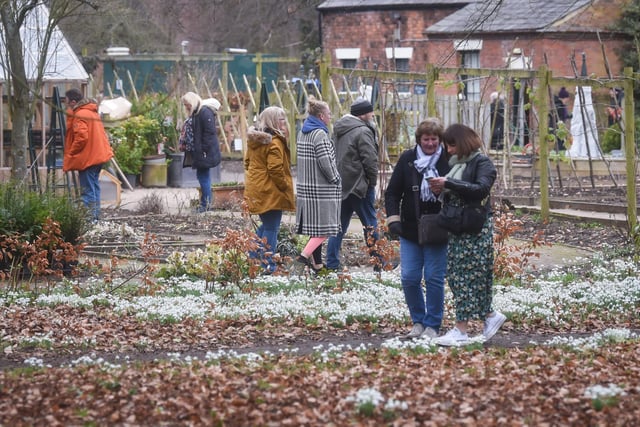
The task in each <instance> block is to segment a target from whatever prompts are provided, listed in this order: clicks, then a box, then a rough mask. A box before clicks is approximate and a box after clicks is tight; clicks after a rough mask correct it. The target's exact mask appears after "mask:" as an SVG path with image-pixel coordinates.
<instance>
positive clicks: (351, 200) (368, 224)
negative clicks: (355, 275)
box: [327, 187, 378, 270]
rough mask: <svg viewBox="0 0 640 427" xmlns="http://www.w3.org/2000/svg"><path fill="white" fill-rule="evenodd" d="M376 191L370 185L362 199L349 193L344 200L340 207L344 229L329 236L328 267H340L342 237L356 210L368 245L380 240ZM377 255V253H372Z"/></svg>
mask: <svg viewBox="0 0 640 427" xmlns="http://www.w3.org/2000/svg"><path fill="white" fill-rule="evenodd" d="M375 201H376V192H375V188H374V187H370V188H369V189H368V190H367V194H366V196H365V198H364V199H361V198H359V197H357V196H354V195H353V194H351V195H349V197H347V198H346V199H344V200H343V201H342V205H341V207H340V222H341V224H342V231H340V233H338V234H337V235H336V236H331V237H329V241H328V243H327V268H330V269H334V270H335V269H337V268H338V267H340V248H341V247H342V239H343V238H344V235H345V233H346V232H347V230H348V229H349V223H350V222H351V216H352V215H353V213H354V212H355V213H356V214H357V215H358V218H360V222H361V223H362V227H363V230H364V240H365V242H366V243H367V246H368V247H371V246H373V244H374V243H375V241H376V240H378V218H377V217H376V208H375V205H374V204H375ZM371 255H373V256H375V255H376V254H375V253H371Z"/></svg>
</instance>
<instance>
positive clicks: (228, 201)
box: [211, 185, 244, 209]
mask: <svg viewBox="0 0 640 427" xmlns="http://www.w3.org/2000/svg"><path fill="white" fill-rule="evenodd" d="M211 192H212V196H213V201H212V206H213V207H214V208H215V209H233V208H239V207H240V205H241V204H242V200H243V198H244V185H220V186H213V187H211Z"/></svg>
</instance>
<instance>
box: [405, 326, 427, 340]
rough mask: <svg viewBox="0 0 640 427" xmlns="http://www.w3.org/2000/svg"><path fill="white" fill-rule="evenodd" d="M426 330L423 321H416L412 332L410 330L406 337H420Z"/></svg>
mask: <svg viewBox="0 0 640 427" xmlns="http://www.w3.org/2000/svg"><path fill="white" fill-rule="evenodd" d="M423 332H424V326H422V323H414V324H413V328H411V332H409V333H408V334H407V335H405V336H404V337H405V338H406V339H412V338H418V337H419V336H420V335H422V333H423Z"/></svg>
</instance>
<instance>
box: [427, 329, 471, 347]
mask: <svg viewBox="0 0 640 427" xmlns="http://www.w3.org/2000/svg"><path fill="white" fill-rule="evenodd" d="M433 342H434V343H436V344H438V345H441V346H444V347H452V346H460V345H465V344H468V343H469V336H468V335H467V334H466V333H464V332H461V331H460V329H458V328H453V329H452V330H450V331H449V332H447V333H446V334H444V335H443V336H441V337H438V338H435V339H434V340H433Z"/></svg>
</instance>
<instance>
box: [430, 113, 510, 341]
mask: <svg viewBox="0 0 640 427" xmlns="http://www.w3.org/2000/svg"><path fill="white" fill-rule="evenodd" d="M442 141H443V142H444V144H445V146H446V147H447V152H448V153H449V155H450V156H451V157H450V160H449V166H451V170H450V171H449V173H447V175H446V176H445V177H435V178H433V179H431V180H430V181H429V185H430V187H431V189H432V191H434V192H435V193H436V194H438V193H440V192H441V191H442V192H443V194H442V196H443V197H445V198H449V200H450V201H451V204H454V205H461V204H464V203H470V202H484V204H485V205H486V207H487V210H490V206H491V202H490V193H491V187H492V186H493V183H494V182H495V180H496V174H497V173H496V168H495V166H494V165H493V163H492V162H491V159H490V158H489V157H487V156H486V155H484V154H483V153H482V146H483V144H482V139H480V136H479V135H478V134H477V133H476V132H475V131H474V130H473V129H471V128H470V127H468V126H465V125H461V124H453V125H451V126H449V127H448V128H447V129H446V130H445V132H444V134H443V135H442ZM447 282H448V283H449V287H450V288H451V292H452V293H453V298H454V303H455V308H456V326H455V327H454V328H453V329H451V330H450V331H449V332H447V333H446V334H445V335H443V336H441V337H438V338H436V340H435V342H436V343H437V344H440V345H444V346H452V345H463V344H465V343H467V342H468V341H469V336H468V335H467V325H468V322H469V320H472V319H482V320H484V321H485V322H484V330H483V335H484V339H485V340H488V339H490V338H491V337H493V336H494V335H495V333H496V332H497V331H498V329H500V327H501V326H502V324H503V323H504V321H505V320H506V316H505V315H504V314H502V313H500V312H498V311H495V310H493V308H492V307H491V304H492V300H493V222H492V217H491V213H490V212H489V213H488V214H487V216H486V219H485V222H484V225H483V227H482V230H481V231H480V233H478V234H473V233H465V232H463V233H461V234H457V235H456V234H450V235H449V249H448V253H447Z"/></svg>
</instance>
